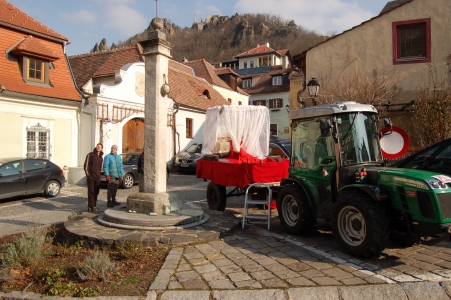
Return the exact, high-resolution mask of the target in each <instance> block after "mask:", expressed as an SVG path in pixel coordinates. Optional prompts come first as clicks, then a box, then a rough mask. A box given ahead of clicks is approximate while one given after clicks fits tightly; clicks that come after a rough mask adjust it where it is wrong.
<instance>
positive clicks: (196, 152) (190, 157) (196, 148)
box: [175, 143, 202, 172]
mask: <svg viewBox="0 0 451 300" xmlns="http://www.w3.org/2000/svg"><path fill="white" fill-rule="evenodd" d="M201 152H202V143H193V144H191V145H190V146H189V147H188V148H187V149H186V150H184V151H181V152H179V153H178V154H177V155H176V156H175V168H176V169H177V170H178V171H183V172H185V171H196V165H197V161H198V160H199V158H200V157H201Z"/></svg>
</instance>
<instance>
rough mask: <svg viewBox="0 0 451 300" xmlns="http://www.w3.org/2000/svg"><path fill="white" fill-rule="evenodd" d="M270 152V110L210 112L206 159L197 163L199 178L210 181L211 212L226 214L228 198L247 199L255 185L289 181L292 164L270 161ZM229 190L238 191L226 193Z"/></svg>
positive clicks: (242, 108) (243, 108) (239, 108)
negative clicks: (250, 187) (246, 191)
mask: <svg viewBox="0 0 451 300" xmlns="http://www.w3.org/2000/svg"><path fill="white" fill-rule="evenodd" d="M236 137H240V139H237V138H236ZM268 149H269V112H268V110H267V108H266V107H262V106H233V105H232V106H224V107H213V108H209V109H208V110H207V115H206V121H205V127H204V139H203V149H202V154H203V157H202V158H201V159H199V160H198V161H197V167H196V177H197V178H202V179H204V180H209V181H210V183H209V184H208V187H207V201H208V206H209V208H210V209H213V210H219V211H223V210H224V209H225V207H226V204H227V197H228V196H237V195H244V194H245V190H246V188H247V187H248V186H249V185H251V184H254V183H268V185H271V186H275V185H277V183H279V182H280V181H281V180H282V178H284V177H288V168H289V162H288V160H286V159H282V158H280V157H267V155H268ZM228 186H232V187H234V189H233V190H232V191H231V192H229V193H226V187H228ZM263 192H265V193H266V191H265V190H263Z"/></svg>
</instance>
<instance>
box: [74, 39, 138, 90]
mask: <svg viewBox="0 0 451 300" xmlns="http://www.w3.org/2000/svg"><path fill="white" fill-rule="evenodd" d="M69 61H70V65H71V67H72V71H73V73H74V77H75V82H76V83H77V86H78V87H79V88H82V87H83V86H85V84H86V83H88V81H89V80H90V79H91V78H98V77H105V76H113V75H114V72H115V70H119V69H120V68H122V67H123V66H124V65H126V64H128V63H136V62H144V58H143V56H142V48H141V46H140V45H139V44H136V45H133V46H127V47H122V48H115V49H110V50H104V51H98V52H93V53H87V54H81V55H74V56H69Z"/></svg>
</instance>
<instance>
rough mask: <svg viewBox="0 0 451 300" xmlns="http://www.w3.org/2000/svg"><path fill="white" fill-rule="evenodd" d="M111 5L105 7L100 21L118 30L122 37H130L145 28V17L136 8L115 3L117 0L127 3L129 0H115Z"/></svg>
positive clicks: (146, 24) (146, 23)
mask: <svg viewBox="0 0 451 300" xmlns="http://www.w3.org/2000/svg"><path fill="white" fill-rule="evenodd" d="M113 2H114V4H113V5H109V6H108V7H106V8H105V11H104V14H103V16H102V17H103V18H104V20H103V21H102V22H103V24H104V26H105V27H107V28H112V29H114V30H118V33H119V34H120V35H121V36H124V37H130V36H132V35H134V34H137V33H140V32H141V31H143V30H144V29H145V28H147V26H148V25H149V24H148V21H147V19H146V18H145V17H144V16H143V15H142V14H140V13H139V12H138V11H137V10H136V9H134V8H132V7H130V6H128V5H126V4H116V3H118V2H124V3H129V2H130V0H120V1H118V0H116V1H113Z"/></svg>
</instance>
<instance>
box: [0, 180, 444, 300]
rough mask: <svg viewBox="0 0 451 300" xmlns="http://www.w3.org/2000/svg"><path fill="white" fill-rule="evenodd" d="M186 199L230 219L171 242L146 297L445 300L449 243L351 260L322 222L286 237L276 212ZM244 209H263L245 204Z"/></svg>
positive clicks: (232, 201) (234, 201)
mask: <svg viewBox="0 0 451 300" xmlns="http://www.w3.org/2000/svg"><path fill="white" fill-rule="evenodd" d="M193 188H194V189H197V188H199V190H202V189H204V187H203V186H198V187H193ZM204 192H205V189H204V190H203V193H204ZM192 205H195V206H197V207H199V208H201V209H203V210H204V211H205V212H206V213H207V214H208V215H209V216H210V218H211V222H210V221H209V222H207V223H206V224H209V225H208V226H206V225H204V226H206V230H210V231H211V230H214V228H213V227H214V224H220V223H221V222H220V219H221V218H227V219H228V220H229V221H228V222H231V223H234V224H235V225H234V226H232V225H230V227H229V228H230V230H224V231H222V236H221V238H220V239H218V240H214V241H209V242H203V243H197V244H191V245H186V246H174V247H173V248H172V249H171V250H170V253H169V255H168V256H167V258H166V261H165V263H164V265H163V266H162V268H161V269H160V271H159V273H158V275H157V276H156V278H155V279H154V281H153V283H152V284H151V286H150V288H149V291H148V294H147V298H146V299H148V300H150V299H158V300H162V299H171V300H172V299H196V300H197V299H233V300H236V299H337V300H338V299H340V300H343V299H362V298H365V299H383V298H386V299H410V300H411V299H421V300H424V299H451V297H450V295H451V243H448V242H445V241H443V240H432V241H423V242H422V243H421V244H416V245H414V246H411V247H405V248H402V247H398V246H397V245H396V244H392V243H391V244H389V245H388V247H387V248H386V249H385V250H384V251H383V253H382V254H381V255H380V256H379V257H376V258H370V259H357V258H355V257H351V256H348V255H346V254H344V253H343V252H342V251H341V250H340V249H339V247H338V245H337V244H336V242H335V240H334V237H333V235H332V233H331V231H330V228H329V225H328V224H327V223H325V222H323V223H319V224H318V226H317V228H316V230H315V231H314V232H313V233H312V234H310V235H308V236H293V235H289V234H286V233H285V232H284V231H283V228H282V227H281V225H280V222H279V220H278V216H277V211H276V210H273V211H272V221H271V229H270V230H267V228H266V226H264V225H251V226H250V225H246V226H245V228H244V229H241V226H240V225H239V224H240V221H241V219H242V212H243V208H242V206H243V197H235V198H228V204H227V208H226V210H225V212H217V211H210V210H209V209H208V205H207V203H206V202H205V201H194V202H192ZM250 213H260V214H265V213H266V211H265V210H258V209H257V208H251V212H250ZM230 220H231V221H230ZM207 227H208V229H207ZM226 227H227V226H226ZM149 280H150V279H149ZM0 296H1V295H0ZM30 297H31V298H27V297H25V296H24V295H23V294H20V295H16V296H13V295H3V299H34V298H32V296H30ZM108 298H112V297H108ZM132 298H133V297H130V299H132ZM138 298H139V297H136V298H133V299H138Z"/></svg>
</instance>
